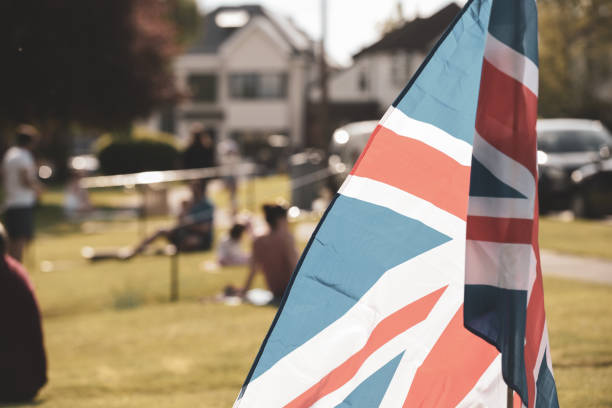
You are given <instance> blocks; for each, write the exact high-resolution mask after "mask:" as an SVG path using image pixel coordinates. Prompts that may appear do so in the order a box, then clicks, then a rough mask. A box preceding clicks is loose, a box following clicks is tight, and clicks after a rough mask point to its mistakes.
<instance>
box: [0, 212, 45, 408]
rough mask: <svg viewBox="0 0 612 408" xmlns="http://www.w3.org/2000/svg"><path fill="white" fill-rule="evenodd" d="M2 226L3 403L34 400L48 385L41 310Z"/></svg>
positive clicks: (0, 326) (0, 400)
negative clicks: (9, 247)
mask: <svg viewBox="0 0 612 408" xmlns="http://www.w3.org/2000/svg"><path fill="white" fill-rule="evenodd" d="M7 244H8V242H7V237H6V232H5V230H4V227H3V226H2V224H0V404H3V403H19V402H27V401H31V400H32V399H34V397H35V396H36V394H37V393H38V391H39V390H40V389H41V388H42V387H43V386H44V385H45V384H46V382H47V357H46V353H45V347H44V342H43V333H42V326H41V320H40V311H39V309H38V303H37V302H36V297H35V295H34V287H33V286H32V283H31V282H30V280H29V279H28V274H27V272H26V270H25V268H24V267H23V266H22V265H21V264H20V263H19V262H18V261H17V260H15V259H14V258H12V257H11V256H9V255H8V254H7Z"/></svg>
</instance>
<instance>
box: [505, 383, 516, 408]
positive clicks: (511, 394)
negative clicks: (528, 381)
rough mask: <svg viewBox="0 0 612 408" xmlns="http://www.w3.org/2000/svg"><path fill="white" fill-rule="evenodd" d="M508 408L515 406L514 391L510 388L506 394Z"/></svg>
mask: <svg viewBox="0 0 612 408" xmlns="http://www.w3.org/2000/svg"><path fill="white" fill-rule="evenodd" d="M506 401H507V402H506V407H508V408H512V406H513V405H514V390H512V388H510V387H508V392H507V393H506Z"/></svg>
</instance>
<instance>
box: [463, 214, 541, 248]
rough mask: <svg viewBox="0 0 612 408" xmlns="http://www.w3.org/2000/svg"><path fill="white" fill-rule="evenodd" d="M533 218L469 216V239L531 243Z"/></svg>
mask: <svg viewBox="0 0 612 408" xmlns="http://www.w3.org/2000/svg"><path fill="white" fill-rule="evenodd" d="M532 223H533V220H528V219H522V218H497V217H480V216H475V215H470V216H468V219H467V239H471V240H474V241H488V242H503V243H509V244H531V234H532Z"/></svg>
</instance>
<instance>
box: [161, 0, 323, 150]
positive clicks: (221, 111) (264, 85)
mask: <svg viewBox="0 0 612 408" xmlns="http://www.w3.org/2000/svg"><path fill="white" fill-rule="evenodd" d="M202 31H203V33H202V37H201V38H199V39H198V41H196V42H195V43H194V44H193V46H192V48H191V49H189V50H188V52H187V53H185V54H184V55H181V56H180V57H178V58H177V59H176V61H175V63H174V71H175V76H176V80H177V83H178V87H179V89H180V90H181V91H182V92H183V93H184V94H186V95H188V98H186V99H185V100H184V101H183V102H181V103H180V104H178V105H177V106H176V107H174V108H173V109H171V110H169V111H167V112H163V113H160V114H157V115H156V116H155V117H154V118H152V123H151V124H152V125H153V126H155V127H157V128H160V129H162V130H165V131H170V132H172V133H174V134H176V135H177V137H178V138H180V139H181V140H185V141H186V140H188V138H189V129H190V127H191V126H192V125H193V124H194V123H195V122H198V123H201V124H202V125H203V126H204V127H205V128H208V129H210V130H212V131H213V132H214V133H215V134H216V138H217V140H223V139H225V138H228V137H231V138H233V139H234V140H235V141H236V142H238V143H239V144H241V145H244V144H249V143H255V144H257V143H265V139H266V138H268V137H269V136H270V135H279V134H280V135H283V136H286V137H287V138H288V141H290V143H291V144H292V145H301V144H302V142H303V139H304V117H305V109H306V101H307V82H308V79H309V76H310V75H311V74H312V73H311V71H312V70H313V67H314V55H313V43H312V41H311V40H310V39H309V38H308V37H307V36H306V35H305V34H304V33H303V32H302V31H300V30H299V29H297V28H296V27H295V26H294V25H293V24H292V23H291V22H290V21H288V20H285V19H284V18H282V17H278V16H276V15H273V14H272V13H271V12H269V11H267V10H266V9H264V8H262V7H261V6H240V7H220V8H218V9H216V10H214V11H213V12H211V13H209V14H207V15H206V16H205V17H204V21H203V30H202Z"/></svg>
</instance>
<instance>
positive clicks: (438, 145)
mask: <svg viewBox="0 0 612 408" xmlns="http://www.w3.org/2000/svg"><path fill="white" fill-rule="evenodd" d="M379 124H380V125H381V126H384V127H386V128H387V129H389V130H391V131H392V132H394V133H397V134H398V135H400V136H404V137H408V138H411V139H415V140H418V141H420V142H423V143H425V144H427V145H429V146H431V147H433V148H434V149H436V150H439V151H441V152H442V153H444V154H446V155H447V156H449V157H451V158H452V159H454V160H455V161H457V162H458V163H460V164H462V165H464V166H469V165H470V164H471V161H472V146H471V145H470V144H469V143H467V142H465V141H463V140H461V139H458V138H456V137H453V136H452V135H450V134H448V133H446V132H445V131H444V130H442V129H439V128H438V127H436V126H434V125H432V124H429V123H426V122H421V121H419V120H416V119H412V118H411V117H409V116H407V115H406V114H405V113H404V112H402V111H401V110H399V109H397V108H394V107H393V106H391V107H389V109H387V112H385V115H384V116H383V117H382V119H381V120H380V122H379Z"/></svg>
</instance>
